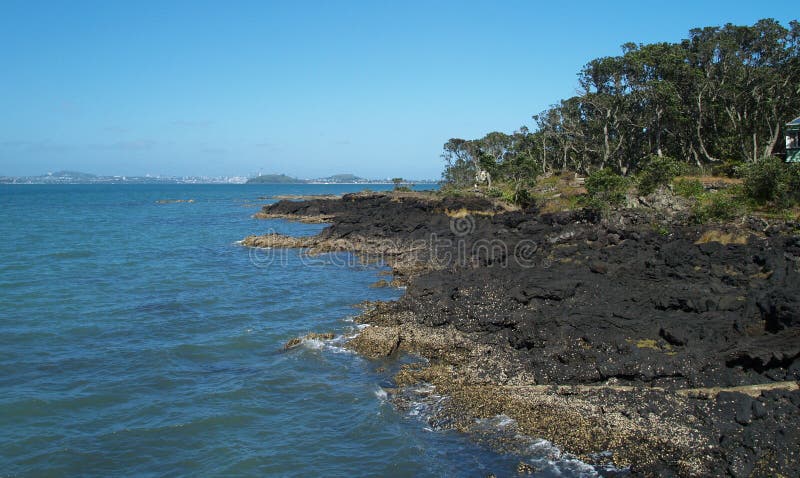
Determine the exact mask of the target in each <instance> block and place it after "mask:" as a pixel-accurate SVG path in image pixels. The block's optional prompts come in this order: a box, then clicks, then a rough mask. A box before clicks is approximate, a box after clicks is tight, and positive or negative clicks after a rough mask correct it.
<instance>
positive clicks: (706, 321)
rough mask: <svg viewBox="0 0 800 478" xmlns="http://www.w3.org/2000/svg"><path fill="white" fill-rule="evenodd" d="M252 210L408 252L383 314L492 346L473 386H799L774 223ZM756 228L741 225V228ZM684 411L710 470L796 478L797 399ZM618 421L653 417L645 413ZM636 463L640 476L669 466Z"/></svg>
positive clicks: (463, 208)
mask: <svg viewBox="0 0 800 478" xmlns="http://www.w3.org/2000/svg"><path fill="white" fill-rule="evenodd" d="M264 212H265V213H266V214H274V215H290V216H292V215H295V216H313V215H324V216H331V217H333V218H334V219H333V220H332V225H331V226H329V227H328V228H326V229H325V230H324V231H323V232H322V233H321V234H320V236H319V237H320V238H321V239H326V240H335V239H346V238H351V237H355V236H361V237H370V238H381V239H387V240H392V241H398V242H400V243H402V244H403V245H404V246H407V245H409V244H417V245H419V246H420V247H418V248H414V249H413V250H414V260H417V261H420V262H422V263H426V264H428V265H429V266H431V265H435V266H436V267H427V269H426V270H425V271H423V272H420V273H419V274H416V275H414V276H413V277H411V278H410V281H409V284H408V289H407V292H406V294H405V295H404V296H403V297H401V298H400V299H399V300H397V301H396V302H393V303H390V304H387V305H386V306H385V310H384V312H385V313H386V314H388V315H391V316H394V317H404V319H403V320H407V321H413V322H414V323H415V325H419V326H423V327H433V328H438V329H443V330H444V329H445V328H453V329H455V330H458V331H460V332H463V333H467V334H470V336H471V337H473V338H474V340H476V341H477V342H478V343H482V344H485V345H487V346H489V347H491V348H492V350H496V351H500V350H503V351H505V352H504V353H505V354H507V357H509V358H508V360H509V361H510V363H511V365H509V366H508V369H507V370H506V369H504V370H502V371H500V372H498V371H493V370H486V371H485V374H486V376H493V374H494V375H502V376H503V377H506V378H504V379H503V380H507V379H508V378H507V377H512V376H515V375H518V376H523V375H524V376H525V377H531V378H532V381H533V383H536V384H558V385H564V384H573V385H596V384H616V385H633V386H647V387H658V388H659V389H664V390H677V389H681V388H692V387H735V386H740V385H753V384H769V383H773V382H782V381H797V380H800V272H798V264H800V238H798V237H796V236H787V235H786V234H785V233H784V232H780V231H783V229H781V228H772V229H775V231H777V232H774V233H772V234H769V235H763V236H755V235H751V236H750V237H749V238H747V240H746V241H745V240H738V241H726V240H724V239H719V240H714V239H713V238H714V237H715V236H714V235H713V234H711V235H704V233H706V232H707V231H703V230H699V229H697V228H695V227H689V226H681V225H674V227H673V228H672V232H671V234H670V235H669V236H663V235H660V234H657V233H656V232H654V231H653V228H652V226H650V222H649V220H648V218H647V217H646V216H644V215H641V214H639V213H636V212H621V213H616V215H615V216H613V217H611V218H609V219H607V220H605V221H601V220H599V218H597V217H594V216H592V215H591V214H588V213H585V212H575V213H560V214H546V215H538V214H537V213H536V211H535V210H531V211H524V212H521V211H516V212H505V211H503V210H502V209H500V208H498V207H496V206H494V205H493V204H492V203H490V202H489V201H486V200H483V199H477V198H472V199H460V198H448V199H441V200H434V199H429V198H428V199H426V198H420V197H399V198H398V197H396V196H392V195H384V194H376V195H365V194H357V195H346V196H344V197H343V198H342V199H341V200H312V201H303V202H291V201H281V202H279V203H276V204H273V205H271V206H267V207H265V208H264ZM765 228H766V226H764V225H763V224H762V223H761V222H758V221H755V222H753V221H751V225H750V227H749V228H748V229H747V230H746V231H745V232H743V233H741V234H745V237H746V234H753V233H752V231H753V230H756V231H757V233H758V234H761V231H764V230H765ZM779 229H780V230H779ZM785 229H786V230H788V231H791V230H792V229H791V228H785ZM712 232H713V231H712ZM728 232H730V231H728ZM733 232H736V231H733ZM719 236H720V237H724V236H723V235H719ZM709 237H710V238H712V239H711V240H709V239H708V238H709ZM379 331H380V332H385V331H382V330H381V329H375V331H374V332H375V333H376V334H377V333H378V332H379ZM380 338H381V340H374V341H373V342H374V343H378V344H379V345H380V346H379V347H377V348H376V351H375V354H374V355H376V356H377V355H388V354H391V353H393V352H394V351H395V350H396V349H397V347H398V342H397V340H399V339H397V336H396V335H395V332H394V329H392V331H391V333H386V334H384V335H382V336H381V337H380ZM501 372H502V373H501ZM712 395H713V394H712ZM693 406H694V407H695V409H694V412H692V414H691V416H692V420H694V421H695V422H696V423H698V425H696V426H698V427H700V429H702V430H703V433H704V434H705V436H706V437H707V438H708V439H709V440H710V442H711V443H714V445H713V447H712V448H713V451H711V452H709V453H708V454H707V455H708V458H707V459H708V460H710V461H711V462H712V463H716V465H714V466H715V467H719V469H718V471H717V473H719V474H726V473H727V474H730V475H732V476H748V475H751V474H753V475H756V476H767V475H775V474H783V475H785V476H798V474H800V459H798V456H797V455H798V449H800V436H799V435H798V433H799V432H798V430H800V408H798V407H799V406H800V392H798V391H769V392H764V393H762V395H760V396H757V397H755V398H753V397H751V396H748V395H744V394H743V393H740V392H724V393H720V394H719V395H718V396H716V397H715V398H712V399H709V400H707V401H702V400H700V401H698V402H697V403H696V405H693ZM626 413H632V414H640V415H642V416H647V414H659V413H662V414H663V413H665V411H664V409H663V407H660V405H659V403H649V404H647V405H646V406H639V405H631V409H630V410H629V411H628V412H626ZM648 466H650V468H648V470H650V471H647V470H644V471H643V473H655V472H654V471H653V470H655V469H657V468H653V467H662V468H658V469H659V470H661V472H663V473H667V474H672V473H675V472H676V471H675V469H673V468H672V466H673V465H670V464H669V463H667V462H664V463H662V464H661V465H655V464H651V465H648Z"/></svg>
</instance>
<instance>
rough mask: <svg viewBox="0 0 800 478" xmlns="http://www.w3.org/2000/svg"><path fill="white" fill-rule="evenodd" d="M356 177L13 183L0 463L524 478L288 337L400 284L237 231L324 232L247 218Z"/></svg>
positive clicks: (360, 362) (47, 470)
mask: <svg viewBox="0 0 800 478" xmlns="http://www.w3.org/2000/svg"><path fill="white" fill-rule="evenodd" d="M370 187H372V188H373V189H377V188H376V187H375V186H370ZM358 188H359V186H347V185H313V186H312V185H302V186H295V185H282V186H275V185H230V186H228V185H214V186H211V185H197V186H188V185H136V186H134V185H125V186H119V185H113V186H102V185H85V186H77V185H76V186H66V185H58V186H35V185H25V186H0V210H1V211H2V221H0V237H2V241H0V465H1V466H2V468H0V476H121V475H122V476H344V475H347V476H486V475H487V474H488V473H494V474H495V475H497V476H513V475H516V468H517V465H518V463H519V461H520V456H516V455H513V454H503V453H496V452H493V451H491V449H490V448H487V447H485V446H483V445H481V444H480V443H479V442H478V441H476V440H474V439H472V438H470V437H467V436H464V435H460V434H458V433H455V432H452V431H439V430H431V429H430V428H429V427H427V425H426V423H425V421H424V419H421V418H419V417H415V416H410V415H409V414H404V413H402V411H399V410H397V409H395V408H394V407H393V406H392V405H391V404H389V403H387V402H386V401H385V400H384V399H382V397H385V394H382V393H381V390H380V388H379V384H381V382H382V381H383V380H385V374H382V373H380V372H379V371H378V369H379V367H381V366H382V365H383V364H380V363H376V362H370V361H367V360H364V359H361V358H359V357H358V356H356V355H354V354H352V353H348V352H344V351H343V350H342V349H341V348H339V347H337V346H336V344H335V343H331V344H325V343H320V342H313V341H312V342H308V343H305V344H303V345H302V346H300V347H297V348H295V349H292V350H289V351H283V350H282V348H283V344H284V343H285V342H286V341H287V340H289V339H291V338H293V337H297V336H302V335H305V334H306V333H308V332H327V331H332V332H335V333H336V334H346V333H351V332H352V331H353V328H354V325H353V323H352V316H353V315H355V314H357V313H358V311H357V310H356V309H354V308H353V307H352V305H353V304H355V303H357V302H360V301H362V300H367V299H368V300H378V299H382V300H389V299H392V298H395V297H398V296H399V295H400V293H401V291H399V290H395V289H376V288H369V287H368V285H369V284H371V283H373V282H375V281H377V280H378V279H379V277H378V276H377V273H378V272H379V271H380V268H379V267H377V266H363V265H359V264H358V263H357V261H353V260H351V259H352V258H348V257H346V255H345V257H338V258H336V260H330V258H328V259H326V258H324V257H322V258H315V259H313V260H308V259H307V258H304V257H302V255H301V254H299V253H298V252H297V251H290V252H288V253H285V254H282V255H280V257H277V258H274V259H275V260H271V261H265V260H264V257H257V258H256V259H254V257H253V256H252V255H251V254H250V253H249V251H248V250H247V249H245V248H243V247H241V246H238V245H236V241H237V240H239V239H241V238H243V237H244V236H246V235H249V234H253V233H264V232H267V231H269V230H273V231H276V232H281V233H285V234H293V235H298V234H314V233H316V232H317V231H318V230H320V228H322V227H324V226H322V225H307V224H296V223H289V222H286V221H258V220H254V219H252V218H251V217H250V216H251V214H252V213H254V212H255V211H256V210H257V207H258V206H259V205H261V204H263V203H265V202H267V201H264V200H259V199H258V198H259V197H261V196H268V195H272V194H298V193H340V192H344V191H353V190H357V189H358ZM176 199H193V200H194V202H191V203H189V202H177V203H173V202H170V203H158V202H157V201H162V200H176ZM549 469H553V468H552V467H551V468H549ZM570 469H571V468H570ZM559 474H561V472H552V473H551V472H549V471H548V472H544V471H543V472H542V473H541V474H540V475H539V476H553V475H559ZM567 474H569V473H567Z"/></svg>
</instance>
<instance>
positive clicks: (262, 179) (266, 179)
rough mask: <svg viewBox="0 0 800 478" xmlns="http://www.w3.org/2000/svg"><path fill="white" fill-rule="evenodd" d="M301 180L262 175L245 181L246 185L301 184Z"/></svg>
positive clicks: (303, 181) (278, 175)
mask: <svg viewBox="0 0 800 478" xmlns="http://www.w3.org/2000/svg"><path fill="white" fill-rule="evenodd" d="M305 182H306V181H305V180H303V179H297V178H293V177H291V176H287V175H285V174H262V175H260V176H256V177H254V178H250V179H248V180H247V184H302V183H305Z"/></svg>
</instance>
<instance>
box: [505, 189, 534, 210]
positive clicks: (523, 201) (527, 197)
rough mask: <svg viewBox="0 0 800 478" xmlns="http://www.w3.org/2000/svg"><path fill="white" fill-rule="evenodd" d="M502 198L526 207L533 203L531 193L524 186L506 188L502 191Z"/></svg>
mask: <svg viewBox="0 0 800 478" xmlns="http://www.w3.org/2000/svg"><path fill="white" fill-rule="evenodd" d="M503 199H504V200H505V201H507V202H510V203H512V204H516V205H517V206H522V207H527V206H530V205H532V204H533V198H532V197H531V193H530V192H528V190H527V189H525V188H508V189H506V190H505V191H503Z"/></svg>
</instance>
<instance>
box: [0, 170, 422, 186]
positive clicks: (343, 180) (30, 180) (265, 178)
mask: <svg viewBox="0 0 800 478" xmlns="http://www.w3.org/2000/svg"><path fill="white" fill-rule="evenodd" d="M395 179H400V178H395ZM394 182H395V181H394V179H365V178H362V177H359V176H356V175H355V174H350V173H347V174H334V175H333V176H328V177H324V178H317V179H299V178H295V177H292V176H288V175H286V174H260V175H258V176H253V177H249V178H248V177H246V176H160V175H158V176H152V175H145V176H121V175H115V176H100V175H96V174H91V173H84V172H79V171H68V170H64V171H56V172H53V173H47V174H42V175H39V176H2V175H0V184H392V183H394ZM437 182H438V181H437V180H432V179H414V180H405V179H400V181H399V184H436V183H437Z"/></svg>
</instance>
